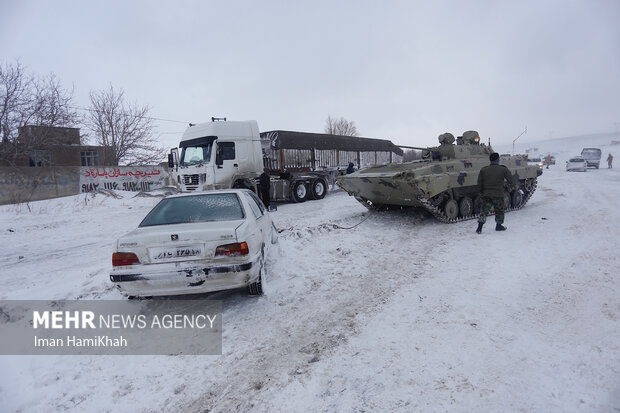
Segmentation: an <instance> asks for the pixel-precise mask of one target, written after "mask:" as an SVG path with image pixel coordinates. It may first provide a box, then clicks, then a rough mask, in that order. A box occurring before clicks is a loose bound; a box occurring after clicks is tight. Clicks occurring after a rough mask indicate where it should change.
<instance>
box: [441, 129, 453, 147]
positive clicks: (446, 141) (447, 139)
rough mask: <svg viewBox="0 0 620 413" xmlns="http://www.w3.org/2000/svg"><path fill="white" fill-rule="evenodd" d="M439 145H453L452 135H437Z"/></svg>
mask: <svg viewBox="0 0 620 413" xmlns="http://www.w3.org/2000/svg"><path fill="white" fill-rule="evenodd" d="M438 139H439V143H440V144H442V145H450V144H453V143H454V135H453V134H451V133H448V132H446V133H442V134H441V135H439V138H438Z"/></svg>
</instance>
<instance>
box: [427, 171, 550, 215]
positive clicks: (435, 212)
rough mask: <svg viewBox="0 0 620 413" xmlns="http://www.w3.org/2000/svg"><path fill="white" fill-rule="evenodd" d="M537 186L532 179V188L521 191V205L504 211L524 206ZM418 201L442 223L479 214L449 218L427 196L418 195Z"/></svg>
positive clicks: (536, 182) (535, 181)
mask: <svg viewBox="0 0 620 413" xmlns="http://www.w3.org/2000/svg"><path fill="white" fill-rule="evenodd" d="M537 186H538V180H536V179H534V181H533V182H532V188H531V189H530V190H529V191H527V192H526V191H523V192H524V197H523V201H522V202H521V205H519V206H518V207H516V208H508V209H506V212H510V211H516V210H519V209H521V208H523V207H524V206H525V204H527V201H529V200H530V198H531V197H532V195H534V192H536V187H537ZM418 201H419V202H420V203H421V204H422V206H423V207H424V209H426V210H427V211H428V212H430V213H431V214H432V215H433V216H434V217H435V218H436V219H437V220H439V221H440V222H443V223H444V224H454V223H457V222H463V221H470V220H472V219H476V218H478V216H479V215H480V214H472V215H469V216H466V217H457V218H453V219H450V218H448V217H447V216H446V214H445V213H444V211H442V210H441V209H440V208H438V207H436V206H434V205H433V204H431V202H430V200H429V199H428V198H422V197H418ZM489 215H495V213H494V212H491V213H489Z"/></svg>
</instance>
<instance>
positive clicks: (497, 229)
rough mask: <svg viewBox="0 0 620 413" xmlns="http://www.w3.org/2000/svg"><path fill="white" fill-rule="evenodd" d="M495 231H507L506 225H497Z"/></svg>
mask: <svg viewBox="0 0 620 413" xmlns="http://www.w3.org/2000/svg"><path fill="white" fill-rule="evenodd" d="M495 231H506V227H505V226H503V225H502V224H497V225H495Z"/></svg>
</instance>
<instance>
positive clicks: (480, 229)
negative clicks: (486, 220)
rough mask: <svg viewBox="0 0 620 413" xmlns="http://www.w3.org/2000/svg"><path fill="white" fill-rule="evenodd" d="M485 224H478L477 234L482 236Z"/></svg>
mask: <svg viewBox="0 0 620 413" xmlns="http://www.w3.org/2000/svg"><path fill="white" fill-rule="evenodd" d="M483 225H484V224H483V223H482V222H478V228H477V229H476V234H482V226H483Z"/></svg>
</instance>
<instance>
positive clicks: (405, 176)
mask: <svg viewBox="0 0 620 413" xmlns="http://www.w3.org/2000/svg"><path fill="white" fill-rule="evenodd" d="M473 133H475V136H476V137H477V132H473V131H472V132H466V133H465V134H463V136H464V137H471V136H472V135H473ZM443 136H444V135H442V136H440V141H441V138H442V137H443ZM450 136H452V135H450ZM452 139H454V138H452ZM466 142H467V140H466ZM426 151H427V152H426V155H427V157H428V158H429V159H422V160H419V161H414V162H409V163H403V164H389V165H384V166H377V167H372V168H368V169H364V170H360V171H358V172H355V173H353V174H350V175H343V176H340V177H339V178H338V180H337V182H336V183H337V185H338V186H340V187H341V188H342V189H344V190H345V191H346V192H348V193H349V195H352V196H354V197H355V198H356V199H357V200H358V201H359V202H361V203H362V204H363V205H365V206H366V207H368V208H372V209H384V208H390V207H418V208H424V209H426V210H428V211H429V212H430V213H432V214H433V215H434V216H435V217H436V218H437V219H439V220H440V221H442V222H446V223H451V222H458V221H462V220H467V219H473V218H475V217H476V216H477V215H478V213H479V211H480V206H481V204H482V199H481V197H480V195H479V193H478V185H477V183H478V174H479V172H480V169H482V168H483V167H484V166H487V165H489V155H490V154H491V153H493V150H492V148H491V147H490V146H486V145H478V144H467V143H462V144H459V145H450V144H442V145H441V146H439V147H436V148H428V149H426ZM500 164H501V165H505V166H506V167H508V169H509V170H510V172H511V173H512V175H513V177H514V179H515V182H517V183H518V186H517V187H516V188H508V187H506V188H505V193H504V202H505V204H506V210H507V211H511V210H515V209H520V208H522V207H523V206H524V205H525V204H526V203H527V201H528V200H529V199H530V197H531V196H532V194H533V193H534V191H535V190H536V186H537V177H538V176H540V175H541V174H542V168H541V167H540V166H538V165H528V162H527V156H526V155H514V156H511V155H502V156H501V157H500Z"/></svg>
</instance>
